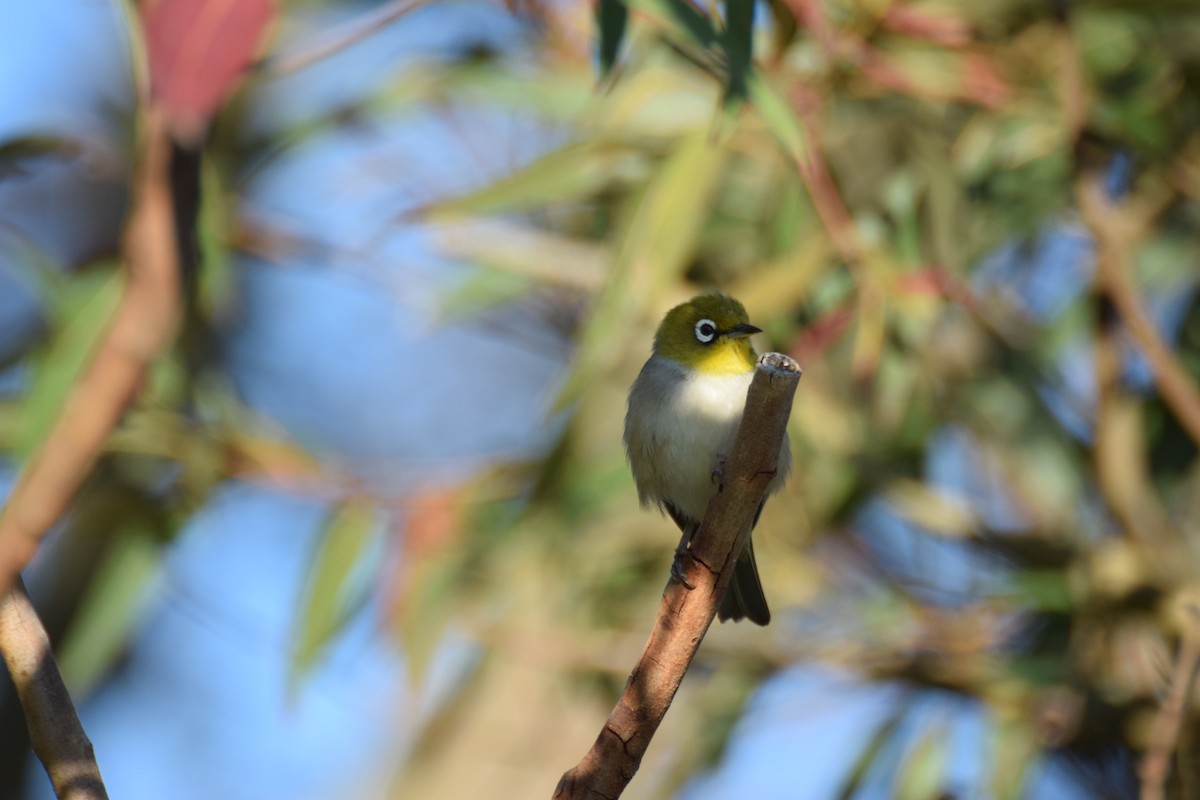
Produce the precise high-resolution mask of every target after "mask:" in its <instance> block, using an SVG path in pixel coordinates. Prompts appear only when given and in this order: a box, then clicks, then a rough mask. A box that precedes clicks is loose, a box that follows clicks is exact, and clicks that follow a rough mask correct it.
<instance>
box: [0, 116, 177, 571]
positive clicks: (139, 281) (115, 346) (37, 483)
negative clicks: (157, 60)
mask: <svg viewBox="0 0 1200 800" xmlns="http://www.w3.org/2000/svg"><path fill="white" fill-rule="evenodd" d="M143 133H144V136H145V141H144V150H143V153H144V156H143V160H142V164H141V168H140V171H139V174H138V177H137V179H136V184H135V187H134V190H135V193H134V197H135V200H134V202H135V205H134V207H133V211H132V212H131V216H130V219H129V223H128V226H127V228H126V231H125V246H124V250H125V267H126V283H125V289H124V293H123V295H122V298H121V303H120V305H119V306H118V308H117V311H116V313H115V314H114V315H113V320H112V323H111V325H110V326H109V328H108V330H107V332H106V334H105V336H104V339H103V340H102V341H101V342H100V343H99V344H98V346H97V349H96V354H95V356H94V357H93V358H92V361H91V363H90V364H89V365H88V367H87V368H86V370H85V371H84V373H83V375H82V376H81V377H80V379H79V381H78V382H77V383H76V385H75V386H74V387H73V388H72V389H71V392H70V394H69V395H68V396H67V399H66V401H65V403H64V405H63V408H62V411H61V412H60V413H59V416H58V419H57V420H55V422H54V425H53V427H52V428H51V429H50V432H49V434H48V435H47V436H46V439H45V441H43V442H42V444H41V445H40V447H38V449H37V450H36V451H35V452H34V454H33V455H32V456H31V458H30V460H29V462H28V463H27V464H26V466H25V468H24V470H23V471H22V473H21V477H20V478H19V479H18V481H17V485H16V486H15V487H14V488H13V491H12V494H11V496H10V497H9V499H8V503H7V504H6V505H5V507H4V511H3V514H2V515H0V593H5V592H7V591H8V589H9V587H11V586H12V585H13V581H14V579H15V578H16V576H17V574H18V573H19V572H20V571H21V569H22V568H24V566H25V565H26V564H27V563H28V562H29V559H30V558H32V557H33V554H34V552H36V550H37V546H38V544H39V542H41V539H42V537H43V536H44V535H45V534H46V531H47V530H49V529H50V526H51V525H53V524H54V523H55V521H56V520H58V518H59V517H60V516H62V514H63V512H64V511H65V510H66V508H67V505H68V504H69V503H70V501H71V498H72V496H74V494H75V492H76V491H77V490H78V489H79V486H80V485H81V484H82V483H83V481H84V479H86V478H87V476H88V474H89V473H90V472H91V469H92V465H93V464H94V463H95V461H96V458H97V457H98V456H99V454H100V450H101V447H102V446H103V444H104V441H105V439H106V438H107V437H108V435H109V433H110V432H111V431H112V429H113V427H114V426H115V425H116V424H117V422H118V421H119V420H120V418H121V415H122V414H123V413H124V412H125V409H126V407H127V406H128V405H129V403H130V401H131V400H132V399H133V398H134V396H135V395H136V394H137V391H138V388H139V386H140V385H141V382H142V376H143V374H144V373H145V371H146V367H147V366H148V365H149V363H150V361H151V359H153V358H154V357H155V356H156V355H157V354H158V352H159V351H160V350H161V349H162V348H163V347H164V346H165V345H166V344H167V343H168V342H170V340H171V337H172V336H173V335H174V332H175V327H176V323H177V318H178V308H179V292H180V277H179V272H180V270H179V254H178V252H177V249H176V240H175V223H174V219H173V216H172V214H173V212H172V208H173V203H172V198H171V187H170V176H169V170H170V154H171V143H170V139H169V136H168V134H167V127H166V123H165V121H164V119H163V117H162V116H161V115H160V114H158V113H155V112H151V113H149V114H148V115H147V117H146V123H145V127H144V131H143Z"/></svg>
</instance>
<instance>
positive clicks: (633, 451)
mask: <svg viewBox="0 0 1200 800" xmlns="http://www.w3.org/2000/svg"><path fill="white" fill-rule="evenodd" d="M755 333H761V330H760V329H759V328H756V327H754V326H753V325H751V324H750V319H749V317H748V316H747V315H746V309H745V307H743V306H742V304H741V303H739V302H738V301H737V300H734V299H733V298H732V297H726V296H725V295H721V294H705V295H700V296H699V297H694V298H692V299H691V300H689V301H688V302H686V303H684V304H682V305H679V306H676V307H675V308H672V309H671V310H670V311H668V312H667V315H666V316H665V317H663V321H662V323H661V324H659V326H658V332H657V333H655V334H654V352H653V353H652V354H651V356H650V360H648V361H647V362H646V365H645V366H644V367H642V371H641V373H639V374H638V377H637V380H636V381H634V382H633V388H631V389H630V390H629V409H628V411H627V413H626V415H625V451H626V453H627V454H628V456H629V465H630V467H631V468H632V470H633V478H634V481H635V482H636V483H637V489H638V497H639V498H640V499H641V502H642V506H643V507H646V506H650V505H658V506H659V507H660V508H661V509H663V510H664V511H666V513H667V514H669V515H670V517H671V519H673V520H675V524H676V525H678V526H679V529H680V530H681V531H682V532H683V536H682V537H681V538H680V541H679V548H678V549H677V550H676V554H675V559H676V560H675V563H674V564H673V565H672V569H671V574H672V575H673V576H675V578H676V579H677V580H679V581H680V582H681V583H685V584H686V580H684V578H683V574H682V571H681V569H680V564H679V558H680V557H681V556H682V555H683V553H684V552H686V551H687V548H688V546H689V545H690V544H691V540H692V537H693V536H694V535H695V533H696V531H697V529H699V527H700V521H701V520H702V519H703V518H704V512H705V509H707V508H708V501H709V500H710V499H711V498H712V496H713V495H714V494H715V493H716V491H717V486H718V484H719V481H720V474H721V470H722V469H723V468H724V463H725V457H726V456H727V455H728V454H729V450H730V448H731V447H732V446H733V439H734V436H735V435H736V434H737V430H738V424H739V423H740V422H741V419H742V411H743V410H744V409H745V406H746V393H747V391H748V390H749V388H750V380H751V378H752V377H753V376H754V368H755V365H756V363H757V356H756V354H755V352H754V348H752V347H751V346H750V338H749V337H750V336H751V334H755ZM791 464H792V456H791V451H790V450H789V448H788V442H787V438H786V437H785V438H784V440H783V444H782V446H781V447H780V449H779V466H778V469H777V471H776V473H775V477H774V478H773V479H772V481H771V484H770V487H769V488H768V493H769V494H770V493H774V492H776V491H778V490H779V488H780V487H781V486H783V483H784V480H785V479H786V478H787V474H788V471H789V470H790V469H791ZM761 511H762V507H761V506H760V507H759V512H761ZM757 521H758V517H757V515H756V516H755V522H757ZM717 615H718V617H719V618H720V619H721V621H722V622H723V621H725V620H730V619H732V620H740V619H749V620H750V621H751V622H755V623H757V624H759V625H766V624H767V623H768V622H769V621H770V619H771V612H770V610H769V609H768V608H767V599H766V597H764V596H763V590H762V583H761V582H760V581H759V579H758V567H757V566H756V565H755V563H754V548H753V546H752V544H751V542H750V540H749V539H747V541H746V549H745V550H744V551H743V552H742V553H741V555H740V556H739V557H738V561H737V565H736V566H735V567H734V573H733V580H732V581H731V583H730V584H729V589H728V590H727V591H726V593H725V598H724V599H723V600H722V601H721V607H720V609H719V610H718V612H717Z"/></svg>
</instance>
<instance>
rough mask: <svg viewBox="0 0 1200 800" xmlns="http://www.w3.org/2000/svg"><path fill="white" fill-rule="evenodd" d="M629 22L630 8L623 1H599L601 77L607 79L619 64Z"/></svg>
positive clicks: (597, 16)
mask: <svg viewBox="0 0 1200 800" xmlns="http://www.w3.org/2000/svg"><path fill="white" fill-rule="evenodd" d="M628 21H629V7H628V6H626V5H625V3H624V2H623V0H599V2H598V3H597V4H596V28H597V29H598V31H599V33H600V53H599V55H600V77H601V78H606V77H608V75H609V73H611V72H612V69H613V66H614V65H615V64H616V63H617V54H618V53H620V51H621V41H622V40H623V39H624V38H625V26H626V24H627V23H628Z"/></svg>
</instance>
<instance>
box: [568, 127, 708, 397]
mask: <svg viewBox="0 0 1200 800" xmlns="http://www.w3.org/2000/svg"><path fill="white" fill-rule="evenodd" d="M726 158H727V153H726V151H725V150H724V149H723V148H722V147H720V146H718V145H715V144H713V143H712V142H711V141H709V137H708V135H707V133H705V132H699V133H695V134H693V135H692V136H690V137H688V138H687V139H684V140H683V141H682V142H681V143H680V144H679V146H678V147H677V148H676V150H675V152H673V153H672V154H671V156H670V157H669V158H668V159H667V160H666V161H665V162H664V163H663V165H662V167H660V168H659V171H658V173H657V174H656V175H655V177H654V180H653V181H651V182H650V185H649V186H648V187H647V188H646V190H645V192H644V193H643V194H642V196H641V198H640V199H639V200H638V202H637V203H636V205H635V207H634V210H633V213H632V214H631V215H630V216H629V218H628V222H627V223H626V225H625V228H624V233H623V235H622V236H621V237H620V241H619V244H618V245H617V252H616V260H615V263H614V264H613V269H612V274H611V276H610V278H609V282H608V284H607V285H606V286H605V288H604V290H603V291H602V292H601V295H600V298H599V300H598V301H597V303H596V306H595V310H594V311H593V313H592V317H591V319H590V321H589V322H588V325H587V328H586V329H585V330H584V332H583V334H582V336H581V341H580V347H579V355H578V358H577V361H576V366H575V371H574V373H573V375H572V376H571V378H570V379H569V380H568V381H567V384H566V386H565V387H564V389H563V391H562V393H561V394H560V396H559V402H560V404H562V403H566V402H569V401H570V400H572V399H573V398H574V397H576V396H577V392H578V391H579V390H580V389H581V388H582V387H583V386H585V385H588V383H589V382H590V380H591V379H592V377H594V375H595V374H596V373H597V372H602V371H604V370H606V369H608V368H609V367H610V366H611V365H612V364H613V363H614V362H615V361H616V359H617V358H618V357H619V356H620V354H621V353H622V352H623V347H624V345H623V337H624V332H625V331H627V330H629V329H630V327H631V326H632V323H633V320H635V319H636V318H637V317H638V316H639V313H640V311H641V310H642V309H643V308H644V306H638V305H636V304H631V303H630V298H631V297H636V298H640V299H641V300H642V301H643V302H644V303H648V304H653V303H655V302H657V299H658V298H660V297H661V296H662V295H663V294H664V292H666V290H667V289H668V287H670V286H672V285H674V284H675V283H676V282H677V281H678V279H679V278H680V276H681V275H682V274H683V272H684V271H685V269H686V268H687V265H688V263H689V262H690V260H691V257H692V253H693V252H694V251H695V248H696V244H697V241H698V239H699V236H700V232H701V230H702V228H703V226H704V223H705V222H706V221H707V220H708V218H709V215H710V213H711V209H712V203H713V195H714V193H715V192H716V190H717V188H718V186H719V185H720V179H721V175H722V174H723V172H724V166H725V162H726Z"/></svg>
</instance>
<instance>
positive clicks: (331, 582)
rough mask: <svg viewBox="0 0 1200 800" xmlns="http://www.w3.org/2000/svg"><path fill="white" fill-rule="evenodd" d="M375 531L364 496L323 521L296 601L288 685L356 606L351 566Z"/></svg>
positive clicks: (358, 595) (357, 586) (357, 585)
mask: <svg viewBox="0 0 1200 800" xmlns="http://www.w3.org/2000/svg"><path fill="white" fill-rule="evenodd" d="M376 530H377V526H376V514H375V506H374V505H373V504H372V503H370V502H369V501H368V500H366V499H364V498H355V499H352V500H348V501H346V502H345V503H343V504H341V505H340V506H338V507H337V508H336V509H335V510H334V511H333V513H332V514H330V515H329V517H328V519H327V520H326V524H325V530H324V531H323V533H322V535H321V539H320V542H319V543H318V545H317V549H316V553H315V554H314V557H313V560H312V564H311V566H310V568H309V575H308V581H307V587H306V589H305V597H304V599H303V602H302V604H301V611H300V617H299V620H298V625H297V630H296V636H295V643H294V646H293V650H292V663H291V674H290V676H289V684H291V685H292V686H293V687H294V686H295V684H296V682H297V681H298V680H299V679H300V678H301V677H303V675H304V674H305V673H306V672H307V671H308V670H309V669H311V668H312V666H313V664H314V663H315V662H316V660H317V658H318V656H320V654H321V652H322V651H323V650H324V649H325V647H326V646H327V645H328V644H329V642H330V641H331V640H332V639H333V637H334V636H335V635H336V634H337V632H338V631H339V630H341V628H342V626H343V625H344V624H345V623H346V621H347V620H348V619H349V617H350V616H351V615H352V614H353V613H354V611H355V610H357V608H358V607H359V605H360V603H361V600H362V598H363V597H364V592H363V591H362V584H361V582H358V581H355V580H354V578H355V568H356V567H357V566H358V564H359V562H360V560H361V559H362V556H363V554H364V553H365V552H366V551H367V549H368V547H369V546H370V545H371V543H372V542H373V541H374V540H375V538H376V537H375V534H376Z"/></svg>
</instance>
